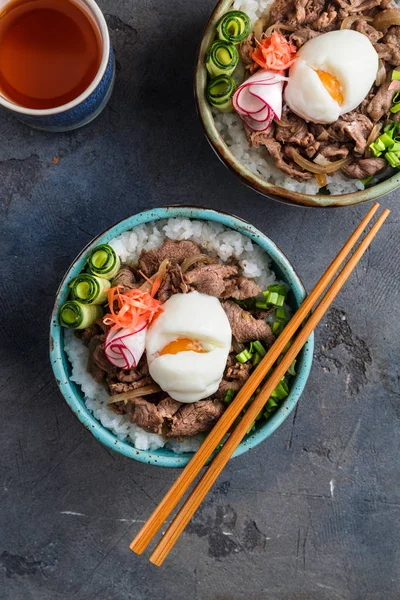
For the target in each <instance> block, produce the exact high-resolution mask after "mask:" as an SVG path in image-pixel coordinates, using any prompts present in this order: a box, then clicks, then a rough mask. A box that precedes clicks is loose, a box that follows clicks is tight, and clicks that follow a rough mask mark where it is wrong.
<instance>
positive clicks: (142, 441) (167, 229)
mask: <svg viewBox="0 0 400 600" xmlns="http://www.w3.org/2000/svg"><path fill="white" fill-rule="evenodd" d="M166 238H170V239H172V240H193V241H194V242H197V243H199V244H200V245H201V246H202V247H203V248H206V249H207V251H208V252H209V254H210V255H212V256H216V257H217V256H218V257H219V258H220V259H221V261H223V262H225V261H227V260H228V259H230V258H235V259H237V260H238V261H239V264H240V265H241V267H242V268H243V272H244V274H245V275H246V276H248V277H252V278H253V277H254V278H255V280H256V282H257V283H258V285H259V286H260V287H261V288H262V289H266V288H267V287H268V285H271V284H273V283H276V281H277V279H276V275H275V273H274V272H273V271H272V269H271V258H270V257H269V256H268V255H267V254H266V253H265V252H264V251H263V250H262V249H261V248H260V246H258V245H256V244H253V242H252V241H251V240H250V239H249V238H248V237H246V236H244V235H242V234H240V233H238V232H237V231H234V230H232V229H229V228H227V227H224V226H223V225H220V224H218V223H213V222H211V221H195V220H190V219H179V218H176V219H168V220H167V219H164V220H160V221H157V222H153V223H148V224H146V225H140V226H138V227H135V228H134V229H132V230H131V231H127V232H126V233H122V234H121V235H119V236H118V237H116V238H114V239H113V240H112V241H111V242H109V244H110V246H112V247H113V248H114V250H115V251H116V253H117V254H118V255H119V256H120V258H121V262H122V263H130V264H133V265H137V263H138V259H139V255H140V252H141V251H142V249H145V250H150V249H152V248H158V247H159V246H161V244H162V243H163V241H164V240H165V239H166ZM64 340H65V341H64V350H65V352H66V354H67V357H68V359H69V361H70V363H71V366H72V373H71V381H74V382H75V383H77V384H78V385H80V387H81V389H82V392H83V394H84V400H85V404H86V406H87V408H88V409H89V410H90V411H91V412H92V413H93V415H94V417H95V418H96V419H97V420H98V421H100V423H101V424H102V425H103V426H104V427H106V428H107V429H109V430H110V431H112V432H113V433H114V434H115V435H116V436H117V437H118V438H119V439H120V440H125V441H127V442H130V443H131V444H133V445H134V446H135V447H136V448H138V449H139V450H156V449H157V448H161V447H162V446H165V445H166V446H167V447H168V448H170V449H172V450H173V451H174V452H177V453H181V452H195V451H196V450H197V448H198V447H199V445H200V443H201V440H202V439H203V436H195V437H192V438H186V439H185V440H184V441H183V442H177V441H176V440H170V441H168V442H167V443H166V441H165V440H164V439H163V437H162V436H160V435H157V434H155V433H148V432H147V431H144V430H143V429H141V428H140V427H138V426H137V425H135V424H133V423H130V421H129V418H128V416H127V415H118V414H116V413H114V412H113V411H112V410H111V409H110V408H108V407H107V398H108V394H107V392H106V390H105V389H104V387H103V385H101V384H99V383H97V382H96V381H95V380H94V379H93V377H92V376H91V375H89V373H88V372H87V370H86V367H87V361H88V356H89V351H88V349H87V348H86V346H84V345H83V343H82V342H81V341H80V340H79V339H78V338H77V337H76V336H75V335H74V333H73V332H72V331H71V330H65V336H64Z"/></svg>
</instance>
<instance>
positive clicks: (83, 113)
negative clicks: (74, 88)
mask: <svg viewBox="0 0 400 600" xmlns="http://www.w3.org/2000/svg"><path fill="white" fill-rule="evenodd" d="M10 1H11V0H0V9H4V7H5V6H7V4H9V3H10ZM75 2H76V3H77V4H79V5H81V7H82V9H83V10H84V11H85V12H87V13H89V14H90V15H91V17H92V19H93V21H94V23H95V24H96V26H97V28H98V30H99V33H100V36H101V41H102V56H101V63H100V67H99V70H98V71H97V74H96V77H95V78H94V79H93V81H92V82H91V84H90V85H89V87H88V88H87V89H86V90H85V91H84V92H83V93H82V94H80V96H78V97H77V98H75V99H74V100H72V101H71V102H68V103H67V104H64V105H63V106H57V107H55V108H50V109H44V110H42V109H32V108H24V107H23V106H19V105H18V104H15V103H14V102H11V101H10V100H8V99H7V98H5V97H4V96H3V95H2V94H1V93H0V106H3V107H4V108H6V109H7V110H8V111H9V112H11V113H12V114H13V115H14V116H15V117H17V119H19V120H20V121H22V122H23V123H25V124H26V125H29V126H30V127H33V128H35V129H43V130H45V131H55V132H57V131H71V130H72V129H78V127H83V125H87V124H88V123H90V122H91V121H93V119H95V118H96V117H97V116H98V115H99V114H100V113H101V111H102V110H103V109H104V108H105V106H106V104H107V102H108V101H109V99H110V97H111V93H112V90H113V86H114V80H115V59H114V52H113V49H112V46H111V43H110V36H109V32H108V28H107V23H106V20H105V18H104V15H103V13H102V12H101V10H100V8H99V7H98V6H97V4H96V2H95V1H94V0H75Z"/></svg>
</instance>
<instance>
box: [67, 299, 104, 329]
mask: <svg viewBox="0 0 400 600" xmlns="http://www.w3.org/2000/svg"><path fill="white" fill-rule="evenodd" d="M102 316H103V310H102V308H101V306H97V305H95V304H90V305H89V304H81V303H80V302H76V301H75V300H73V301H69V302H65V304H63V305H62V306H61V308H60V312H59V318H60V325H62V327H69V328H70V329H86V327H90V326H91V325H93V323H95V322H96V321H97V319H100V317H102Z"/></svg>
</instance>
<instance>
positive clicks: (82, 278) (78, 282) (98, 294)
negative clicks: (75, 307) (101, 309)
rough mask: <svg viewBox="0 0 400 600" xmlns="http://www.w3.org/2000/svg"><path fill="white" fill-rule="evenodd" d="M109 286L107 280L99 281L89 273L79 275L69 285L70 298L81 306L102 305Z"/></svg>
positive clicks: (98, 278)
mask: <svg viewBox="0 0 400 600" xmlns="http://www.w3.org/2000/svg"><path fill="white" fill-rule="evenodd" d="M110 286H111V284H110V282H109V281H108V279H101V278H100V277H95V276H94V275H90V273H81V275H78V277H75V279H74V280H73V281H71V283H70V284H69V287H70V288H71V296H72V298H73V299H74V300H78V301H79V302H81V303H82V304H104V303H105V302H106V300H107V291H108V290H109V289H110Z"/></svg>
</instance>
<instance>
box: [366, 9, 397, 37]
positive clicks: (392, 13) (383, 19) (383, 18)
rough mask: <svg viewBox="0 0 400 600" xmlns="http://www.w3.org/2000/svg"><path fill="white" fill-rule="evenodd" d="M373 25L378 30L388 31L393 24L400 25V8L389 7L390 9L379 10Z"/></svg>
mask: <svg viewBox="0 0 400 600" xmlns="http://www.w3.org/2000/svg"><path fill="white" fill-rule="evenodd" d="M372 25H373V26H374V27H375V29H378V31H383V33H386V31H387V30H388V29H389V27H391V26H392V25H400V8H389V9H388V10H383V11H382V12H379V13H378V14H377V15H376V17H375V18H374V20H373V23H372Z"/></svg>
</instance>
